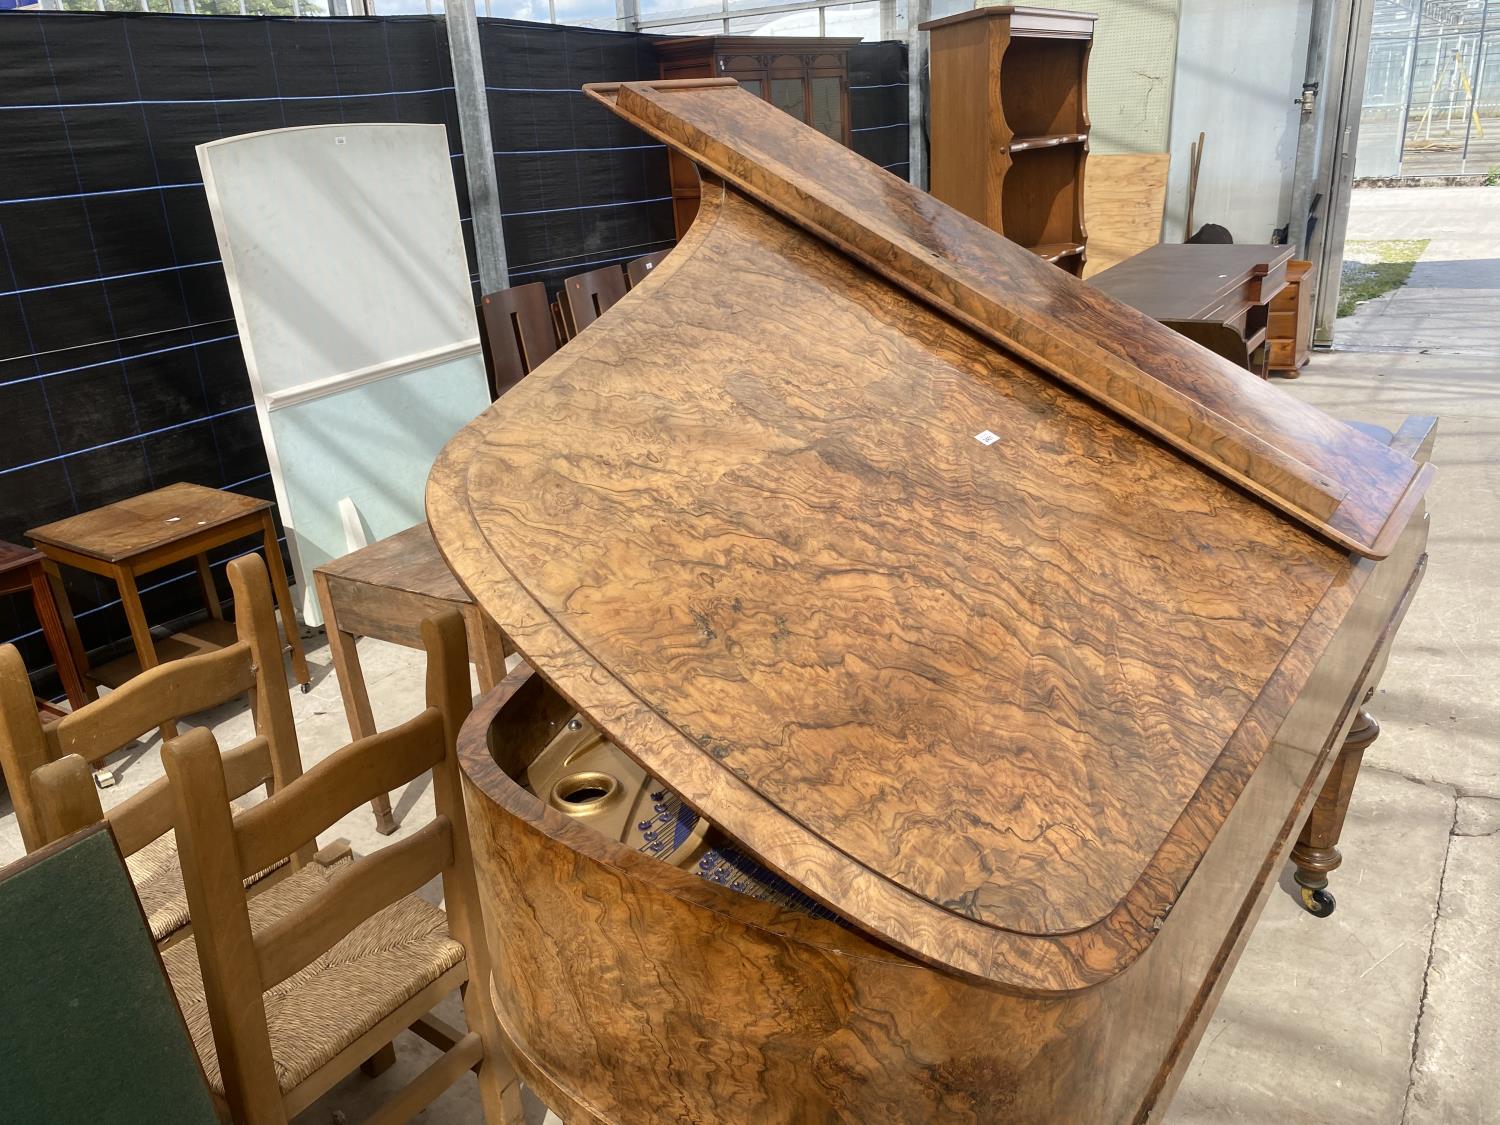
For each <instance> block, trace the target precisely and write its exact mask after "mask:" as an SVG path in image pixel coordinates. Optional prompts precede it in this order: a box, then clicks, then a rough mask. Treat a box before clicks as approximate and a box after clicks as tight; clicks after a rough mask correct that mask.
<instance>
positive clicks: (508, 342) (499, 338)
mask: <svg viewBox="0 0 1500 1125" xmlns="http://www.w3.org/2000/svg"><path fill="white" fill-rule="evenodd" d="M480 309H481V310H482V312H483V314H484V315H483V318H482V324H483V326H484V341H485V347H486V349H487V351H488V353H489V357H490V382H491V388H490V389H491V390H492V391H493V392H494V394H495V396H496V397H497V398H498V397H499V396H500V395H502V394H504V393H505V392H506V391H507V390H509V389H510V388H511V387H513V386H515V385H516V384H517V383H519V382H520V381H521V380H522V379H524V378H525V377H526V376H527V375H530V374H531V373H532V372H533V371H535V370H536V369H537V367H539V366H540V365H541V363H542V361H543V360H545V359H547V358H548V357H549V356H551V355H552V354H553V353H554V352H556V351H557V332H556V329H555V327H554V325H553V323H552V310H551V309H550V308H548V306H547V287H546V286H545V285H543V284H542V283H541V282H540V281H532V282H529V283H527V284H526V285H515V286H512V287H511V288H509V289H502V290H500V291H499V292H498V293H486V294H485V295H484V296H483V297H481V298H480Z"/></svg>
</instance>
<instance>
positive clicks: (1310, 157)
mask: <svg viewBox="0 0 1500 1125" xmlns="http://www.w3.org/2000/svg"><path fill="white" fill-rule="evenodd" d="M1332 5H1333V0H1313V9H1312V20H1311V23H1310V24H1309V26H1308V32H1307V66H1306V68H1305V69H1304V70H1303V80H1302V112H1301V116H1300V118H1299V120H1298V122H1297V158H1296V162H1295V163H1294V164H1293V165H1292V207H1291V211H1290V212H1289V214H1288V216H1287V239H1286V240H1287V242H1289V243H1290V244H1291V245H1293V246H1295V247H1297V252H1298V254H1300V255H1302V256H1303V257H1306V255H1307V242H1308V238H1307V227H1308V223H1309V220H1310V218H1311V212H1312V199H1313V193H1314V191H1315V189H1316V188H1317V186H1318V165H1319V160H1318V149H1319V148H1320V146H1321V143H1322V140H1323V128H1322V125H1323V114H1322V113H1321V112H1320V110H1321V108H1322V102H1321V100H1320V98H1319V95H1320V94H1322V93H1323V92H1324V89H1325V86H1326V83H1327V82H1328V40H1329V37H1330V36H1331V35H1332V34H1333V20H1332V19H1331V18H1330V9H1331V7H1332Z"/></svg>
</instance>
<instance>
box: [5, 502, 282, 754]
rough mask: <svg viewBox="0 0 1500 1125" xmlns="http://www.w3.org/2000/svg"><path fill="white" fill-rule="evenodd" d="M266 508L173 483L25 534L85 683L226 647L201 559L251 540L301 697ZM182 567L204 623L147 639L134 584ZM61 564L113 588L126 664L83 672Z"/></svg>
mask: <svg viewBox="0 0 1500 1125" xmlns="http://www.w3.org/2000/svg"><path fill="white" fill-rule="evenodd" d="M271 508H272V504H271V502H270V501H269V500H260V499H257V498H256V497H254V496H241V495H239V494H238V493H234V492H224V491H222V490H220V489H217V488H206V487H204V486H203V485H197V484H186V483H184V484H173V485H168V486H167V487H166V488H159V489H157V490H155V491H154V492H147V493H143V494H142V495H140V496H133V497H131V498H130V499H128V500H121V501H119V502H118V503H115V504H108V505H106V506H104V507H102V508H96V509H94V510H93V511H91V512H84V513H82V514H80V515H76V516H69V517H68V518H67V519H63V520H58V521H57V522H56V523H50V524H47V525H45V526H43V527H36V528H32V529H31V530H30V531H28V532H27V533H26V534H27V535H28V536H29V537H30V538H31V541H32V542H33V543H35V544H36V547H37V549H38V550H39V551H40V552H41V553H42V555H43V556H45V558H44V560H43V565H44V566H45V567H46V568H47V570H48V574H49V575H50V576H52V577H53V578H54V579H55V580H54V582H53V588H54V589H55V590H56V591H58V592H59V594H61V596H60V597H59V606H58V608H59V610H60V611H61V617H62V623H63V627H64V629H65V630H66V633H67V637H68V640H69V643H70V647H71V648H72V649H73V652H74V656H75V659H76V661H77V664H78V670H79V673H80V675H81V676H82V677H84V679H85V681H86V680H87V679H90V678H91V679H93V680H94V681H96V682H99V683H106V684H109V683H118V682H121V681H123V680H125V679H128V678H129V677H130V676H131V675H133V674H135V672H138V671H144V670H145V669H147V668H154V667H156V665H157V664H159V663H161V662H162V661H163V660H170V659H172V658H174V657H176V656H183V655H188V654H189V653H192V652H204V651H208V650H211V649H214V648H220V647H223V646H224V645H225V644H230V643H233V641H234V627H233V626H232V625H230V624H229V623H228V622H226V621H225V620H224V607H223V606H222V605H221V604H220V602H219V595H218V591H217V590H216V589H215V588H214V582H213V576H212V574H211V573H210V571H209V563H208V552H209V551H211V550H213V549H214V548H215V547H222V546H224V545H225V544H228V543H233V542H235V541H236V540H240V539H248V538H250V537H251V536H255V537H257V538H258V539H260V541H261V543H262V545H263V546H264V548H265V552H266V566H267V568H268V569H269V570H270V572H271V586H272V589H273V590H274V591H275V593H276V605H277V608H279V609H280V610H281V622H282V628H283V629H284V630H285V631H286V640H287V645H288V647H289V648H290V649H291V655H292V671H293V673H294V675H295V677H296V680H297V682H298V683H299V684H302V685H303V690H304V691H305V690H307V685H308V684H309V683H310V682H311V675H310V674H309V672H308V669H307V656H306V654H305V653H304V652H303V650H302V641H301V640H300V639H299V638H298V636H297V617H296V613H295V611H294V610H293V607H292V593H291V588H290V586H289V584H288V582H287V577H286V567H285V566H284V565H283V564H282V561H281V548H280V545H279V544H278V542H277V536H276V524H275V522H274V521H273V520H272V518H271ZM183 559H193V560H195V561H196V563H197V567H198V582H199V585H200V586H201V587H202V590H203V600H204V602H205V603H207V606H208V612H209V614H210V620H209V622H208V623H207V624H206V626H203V627H197V628H194V629H190V630H185V631H183V632H180V633H174V634H172V635H171V636H169V637H164V638H162V639H161V640H156V639H154V638H153V637H152V635H151V625H150V623H149V622H148V621H147V620H146V611H145V609H144V608H143V607H142V605H141V593H140V587H139V585H138V583H137V579H139V578H140V577H141V576H142V575H144V574H149V573H151V572H152V571H155V570H160V569H161V568H162V567H164V566H169V565H171V564H172V563H175V562H180V561H181V560H183ZM62 566H71V567H74V568H76V569H78V570H82V571H86V572H87V573H89V574H95V575H98V576H99V577H101V578H107V579H109V580H110V581H112V582H114V583H115V585H116V586H117V587H118V588H119V591H120V603H121V605H122V606H123V607H124V609H125V619H126V621H127V622H129V624H130V635H131V639H132V640H133V641H134V642H135V659H134V661H129V660H128V659H127V660H124V661H118V662H112V663H111V664H110V665H108V666H106V667H105V668H102V669H99V670H97V671H93V672H91V671H90V668H89V665H88V658H87V656H86V655H85V653H84V651H83V646H82V644H81V643H80V642H79V640H78V626H77V624H76V623H75V621H74V619H73V614H72V611H71V608H70V607H69V606H68V604H67V601H66V595H65V594H62V582H61V580H60V579H58V568H59V567H62ZM161 733H162V738H163V739H167V738H174V737H176V734H177V727H176V724H174V723H169V724H167V725H166V726H164V727H162V732H161Z"/></svg>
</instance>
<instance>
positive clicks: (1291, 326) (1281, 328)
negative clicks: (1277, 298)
mask: <svg viewBox="0 0 1500 1125" xmlns="http://www.w3.org/2000/svg"><path fill="white" fill-rule="evenodd" d="M1267 329H1268V331H1269V333H1270V336H1271V338H1272V339H1273V340H1280V339H1285V340H1290V339H1293V338H1294V337H1295V336H1296V335H1297V310H1296V309H1291V310H1289V311H1286V312H1283V311H1281V310H1280V309H1278V308H1277V307H1276V306H1275V305H1272V306H1271V321H1270V323H1269V324H1268V325H1267Z"/></svg>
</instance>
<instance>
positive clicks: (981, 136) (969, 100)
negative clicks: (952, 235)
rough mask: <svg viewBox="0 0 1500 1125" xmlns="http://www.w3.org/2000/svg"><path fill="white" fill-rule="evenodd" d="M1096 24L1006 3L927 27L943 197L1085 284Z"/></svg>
mask: <svg viewBox="0 0 1500 1125" xmlns="http://www.w3.org/2000/svg"><path fill="white" fill-rule="evenodd" d="M1094 19H1095V17H1094V16H1092V15H1090V14H1088V13H1084V12H1065V11H1059V10H1056V9H1051V8H1020V7H1013V6H1005V7H995V8H979V9H977V10H975V11H972V12H964V13H961V14H960V15H956V16H949V17H948V18H946V19H941V20H933V21H931V22H929V23H924V24H922V25H921V27H922V30H923V31H930V32H931V33H932V47H931V54H930V57H931V68H932V89H931V103H930V104H931V107H932V120H931V123H930V125H929V127H928V135H929V138H930V141H929V143H930V145H931V184H932V186H931V191H932V194H933V195H935V196H936V197H937V198H938V199H941V200H942V201H943V202H944V203H946V204H948V205H949V206H950V207H954V208H957V209H958V210H959V211H962V212H963V213H964V214H966V215H968V216H969V217H970V218H972V219H977V220H978V221H979V222H981V223H983V224H984V225H985V226H987V227H989V228H991V229H992V230H996V231H999V232H1000V233H1001V234H1003V235H1005V237H1006V238H1009V239H1010V240H1011V241H1012V242H1018V243H1020V244H1021V245H1022V246H1025V247H1026V248H1027V249H1028V250H1030V251H1031V252H1032V253H1034V254H1036V255H1038V256H1039V257H1041V258H1045V259H1046V260H1047V261H1049V262H1056V263H1057V264H1058V265H1059V266H1061V267H1062V268H1063V269H1065V270H1067V271H1068V272H1069V273H1071V274H1074V275H1075V276H1076V275H1079V274H1081V273H1082V272H1083V262H1084V256H1085V252H1086V248H1087V237H1086V233H1085V230H1084V223H1083V167H1084V160H1085V159H1086V157H1087V155H1088V137H1089V115H1088V98H1087V93H1086V84H1087V79H1088V59H1089V47H1090V45H1091V44H1092V42H1093V34H1094Z"/></svg>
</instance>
